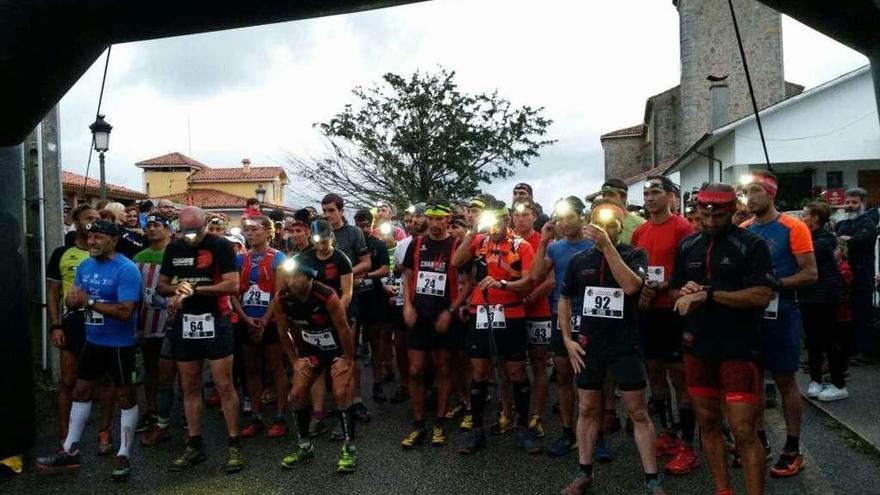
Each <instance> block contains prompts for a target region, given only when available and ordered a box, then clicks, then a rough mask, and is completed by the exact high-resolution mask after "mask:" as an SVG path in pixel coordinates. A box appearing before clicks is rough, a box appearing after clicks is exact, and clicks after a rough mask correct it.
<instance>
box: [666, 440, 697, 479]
mask: <svg viewBox="0 0 880 495" xmlns="http://www.w3.org/2000/svg"><path fill="white" fill-rule="evenodd" d="M698 467H700V458H699V456H698V455H697V453H696V451H694V448H693V447H691V446H690V445H687V444H685V443H682V444H681V445H679V447H678V451H677V452H676V453H675V457H673V458H672V460H671V461H669V462H668V463H667V464H666V472H667V473H669V474H675V475H683V474H687V473H690V472H691V471H693V470H695V469H697V468H698Z"/></svg>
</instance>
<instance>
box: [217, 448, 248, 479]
mask: <svg viewBox="0 0 880 495" xmlns="http://www.w3.org/2000/svg"><path fill="white" fill-rule="evenodd" d="M246 464H247V461H245V459H244V452H242V451H241V447H232V446H230V447H226V464H224V465H223V472H225V473H226V474H231V473H237V472H239V471H241V470H242V469H244V467H245V465H246Z"/></svg>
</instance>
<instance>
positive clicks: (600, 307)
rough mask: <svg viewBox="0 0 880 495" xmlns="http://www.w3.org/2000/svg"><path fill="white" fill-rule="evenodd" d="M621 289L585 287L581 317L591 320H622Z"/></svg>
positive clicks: (622, 298)
mask: <svg viewBox="0 0 880 495" xmlns="http://www.w3.org/2000/svg"><path fill="white" fill-rule="evenodd" d="M623 300H624V297H623V289H615V288H612V287H587V288H586V289H584V311H583V315H584V316H588V317H591V318H614V319H622V318H623Z"/></svg>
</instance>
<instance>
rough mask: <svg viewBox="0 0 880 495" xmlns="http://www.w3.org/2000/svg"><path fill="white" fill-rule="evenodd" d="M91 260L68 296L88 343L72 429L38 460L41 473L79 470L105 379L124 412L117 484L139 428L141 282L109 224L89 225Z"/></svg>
mask: <svg viewBox="0 0 880 495" xmlns="http://www.w3.org/2000/svg"><path fill="white" fill-rule="evenodd" d="M88 232H89V234H88V243H89V256H90V258H89V259H87V260H84V261H83V262H82V263H81V264H80V265H79V268H78V269H77V271H76V280H75V281H74V285H73V287H71V288H70V290H68V293H67V307H68V308H85V328H86V343H85V345H84V346H83V348H82V352H81V354H80V361H79V368H78V370H77V379H76V385H75V386H74V389H73V404H72V406H71V409H70V427H69V430H68V432H67V438H65V440H64V446H63V448H62V449H60V450H59V451H57V452H56V453H55V454H53V455H50V456H47V457H41V458H39V459H37V468H38V469H41V470H51V469H54V468H74V467H78V466H79V454H80V451H79V440H80V437H81V436H82V432H83V430H84V429H85V426H86V421H88V419H89V414H90V412H91V409H92V401H91V397H92V393H93V391H94V388H95V386H96V385H97V382H98V380H100V379H101V378H102V377H104V376H105V375H110V378H111V379H112V381H113V384H114V385H115V387H116V388H115V392H116V394H115V395H116V400H117V401H118V402H119V407H120V408H121V415H120V442H119V452H117V454H116V458H115V459H114V460H113V472H112V477H113V480H114V481H124V480H127V479H128V477H129V476H130V474H131V464H130V462H129V456H130V449H131V444H132V441H133V440H134V430H135V428H136V427H137V422H138V407H137V394H136V392H135V388H134V385H133V383H134V377H135V365H134V361H135V354H136V353H137V313H136V311H135V310H136V308H137V304H138V302H139V301H140V299H141V277H140V273H138V269H137V267H136V266H135V264H134V263H132V262H131V261H130V260H129V259H128V258H126V257H125V256H123V255H122V254H119V253H117V252H116V243H117V241H118V240H119V236H120V232H119V227H118V226H117V225H116V224H115V223H113V222H110V221H105V220H98V221H96V222H93V223H91V224H89V227H88Z"/></svg>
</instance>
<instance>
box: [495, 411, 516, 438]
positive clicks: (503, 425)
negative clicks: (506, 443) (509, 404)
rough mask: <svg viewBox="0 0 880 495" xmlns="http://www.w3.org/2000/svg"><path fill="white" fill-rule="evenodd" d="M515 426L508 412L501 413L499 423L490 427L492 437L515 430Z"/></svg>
mask: <svg viewBox="0 0 880 495" xmlns="http://www.w3.org/2000/svg"><path fill="white" fill-rule="evenodd" d="M514 426H515V425H514V424H513V419H511V418H510V416H508V415H507V413H506V412H504V411H501V414H499V415H498V422H497V423H495V424H494V425H492V426H491V427H489V433H490V434H492V435H503V434H505V433H507V432H508V431H511V430H513V427H514Z"/></svg>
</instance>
